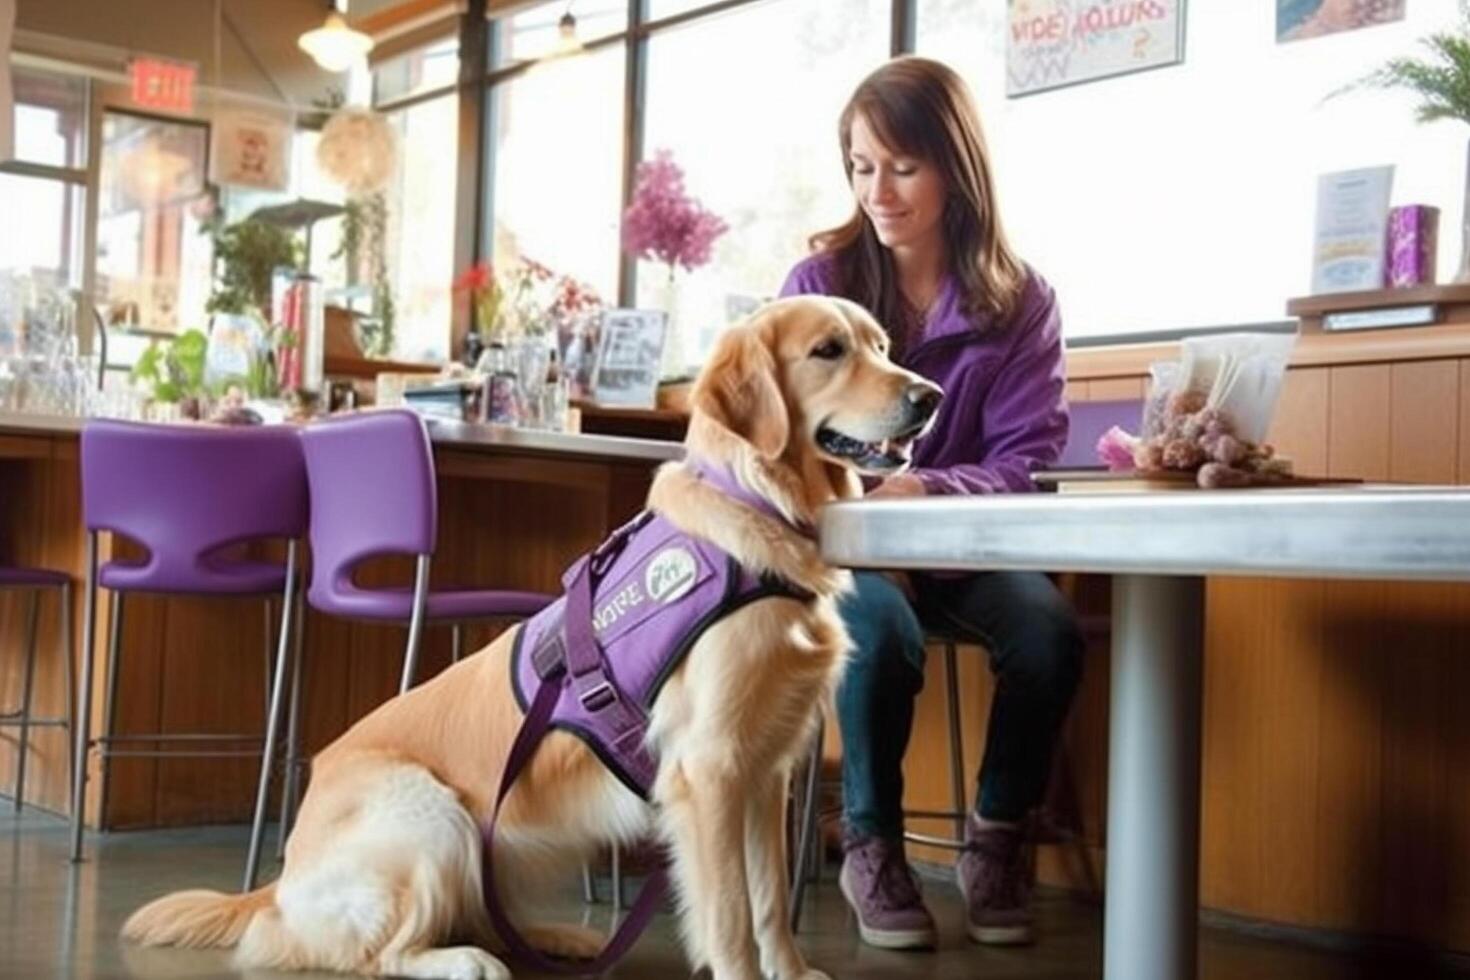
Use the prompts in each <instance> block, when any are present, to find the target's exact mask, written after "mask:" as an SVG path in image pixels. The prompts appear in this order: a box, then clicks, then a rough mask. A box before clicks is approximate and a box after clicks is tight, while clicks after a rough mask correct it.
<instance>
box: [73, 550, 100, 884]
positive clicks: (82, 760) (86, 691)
mask: <svg viewBox="0 0 1470 980" xmlns="http://www.w3.org/2000/svg"><path fill="white" fill-rule="evenodd" d="M85 588H86V592H85V593H84V597H83V600H82V601H83V612H82V678H81V680H82V686H81V690H80V691H79V692H78V696H77V701H76V707H75V711H76V727H75V731H74V732H73V733H72V734H73V739H72V741H73V743H74V744H73V746H72V773H71V776H72V784H71V859H72V860H73V861H80V860H81V859H82V824H83V823H84V820H83V816H84V814H83V811H84V810H85V809H86V805H87V743H88V742H89V741H91V737H90V736H91V730H92V668H93V667H94V666H95V660H96V658H95V657H94V656H93V650H94V648H95V647H96V643H95V640H96V634H97V532H96V531H88V532H87V569H86V586H85Z"/></svg>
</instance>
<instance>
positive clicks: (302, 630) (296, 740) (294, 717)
mask: <svg viewBox="0 0 1470 980" xmlns="http://www.w3.org/2000/svg"><path fill="white" fill-rule="evenodd" d="M305 637H306V602H305V600H304V599H303V598H302V596H301V593H300V591H299V590H298V592H297V595H296V650H295V652H294V653H292V655H291V707H290V710H289V713H288V715H287V720H286V775H285V779H284V783H283V785H282V787H281V826H280V828H279V830H280V833H279V834H277V835H276V860H280V859H281V858H282V857H283V856H284V855H285V853H286V838H287V837H289V836H290V834H291V826H292V825H293V824H294V823H295V822H296V801H297V799H298V798H299V794H300V792H301V761H300V755H301V700H302V698H303V696H304V695H303V694H302V693H301V683H302V682H301V675H302V673H303V667H302V659H303V654H302V650H303V649H304V647H305V645H306V639H305Z"/></svg>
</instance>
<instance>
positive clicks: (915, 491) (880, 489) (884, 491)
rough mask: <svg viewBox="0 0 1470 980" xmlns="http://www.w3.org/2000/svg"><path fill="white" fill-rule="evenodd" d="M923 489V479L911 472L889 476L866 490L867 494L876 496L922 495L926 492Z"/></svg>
mask: <svg viewBox="0 0 1470 980" xmlns="http://www.w3.org/2000/svg"><path fill="white" fill-rule="evenodd" d="M927 492H928V491H926V490H925V489H924V481H923V480H921V479H919V478H918V477H917V476H914V474H912V473H900V474H898V475H897V476H890V477H889V478H888V479H886V480H884V481H883V482H882V483H880V484H878V485H877V486H876V487H874V488H873V489H871V490H869V491H868V496H869V497H872V498H877V497H922V496H924V494H925V493H927Z"/></svg>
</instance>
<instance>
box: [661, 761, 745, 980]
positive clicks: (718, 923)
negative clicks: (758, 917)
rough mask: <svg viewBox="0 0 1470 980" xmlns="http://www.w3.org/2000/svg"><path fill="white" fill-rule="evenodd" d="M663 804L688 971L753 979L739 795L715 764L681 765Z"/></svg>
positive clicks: (726, 768) (735, 777)
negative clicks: (681, 898) (680, 896)
mask: <svg viewBox="0 0 1470 980" xmlns="http://www.w3.org/2000/svg"><path fill="white" fill-rule="evenodd" d="M667 786H668V791H667V795H666V797H665V799H664V801H663V805H664V814H665V821H666V826H667V832H668V837H669V841H670V843H671V844H672V845H673V852H674V863H675V873H676V875H677V876H678V880H679V883H680V885H681V886H682V888H683V891H684V905H685V913H684V914H685V923H684V927H685V933H686V936H687V938H688V943H689V951H690V955H691V957H692V959H693V960H694V966H695V967H699V966H701V965H707V966H708V967H709V968H710V971H711V973H713V975H714V980H759V977H760V974H759V972H758V971H757V969H756V959H755V942H754V938H753V936H752V933H751V925H750V892H749V888H748V886H747V883H746V878H745V826H744V825H745V794H746V791H747V787H745V786H743V785H742V784H741V779H740V778H739V774H738V772H737V771H736V770H735V769H734V767H732V766H730V765H729V764H728V762H727V761H726V760H723V759H694V758H686V759H684V760H681V761H680V763H679V765H678V768H677V770H676V771H675V772H673V773H671V774H670V777H669V780H668V784H667Z"/></svg>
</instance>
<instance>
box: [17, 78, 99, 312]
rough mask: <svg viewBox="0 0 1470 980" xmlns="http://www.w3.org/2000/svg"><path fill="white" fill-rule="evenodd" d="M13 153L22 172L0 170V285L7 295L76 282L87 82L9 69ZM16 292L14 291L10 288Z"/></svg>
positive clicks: (79, 275) (79, 273)
mask: <svg viewBox="0 0 1470 980" xmlns="http://www.w3.org/2000/svg"><path fill="white" fill-rule="evenodd" d="M13 85H14V93H15V158H16V160H17V161H19V163H20V164H23V165H26V169H25V170H24V172H23V173H0V213H3V214H4V215H5V219H6V222H7V225H8V227H9V228H10V229H11V233H10V234H6V235H4V236H0V280H3V282H0V286H3V288H4V290H5V291H6V292H7V294H8V295H17V294H19V295H31V294H32V293H33V291H34V290H55V289H67V288H75V287H78V286H80V285H81V282H82V221H83V207H84V204H85V196H86V176H85V173H84V172H83V168H85V167H86V165H87V146H86V131H87V83H86V82H85V81H84V80H81V79H75V78H69V77H66V76H63V75H54V74H51V73H49V72H40V71H34V70H31V69H16V70H15V72H14V77H13ZM17 291H18V293H17Z"/></svg>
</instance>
